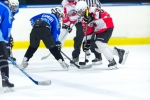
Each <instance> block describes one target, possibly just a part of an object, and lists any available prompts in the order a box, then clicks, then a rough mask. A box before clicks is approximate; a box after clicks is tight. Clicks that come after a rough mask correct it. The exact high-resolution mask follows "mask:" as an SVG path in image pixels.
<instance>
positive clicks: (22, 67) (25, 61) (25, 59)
mask: <svg viewBox="0 0 150 100" xmlns="http://www.w3.org/2000/svg"><path fill="white" fill-rule="evenodd" d="M27 66H28V61H27V58H26V57H24V58H23V61H22V63H21V65H20V69H23V70H24V69H25V68H27Z"/></svg>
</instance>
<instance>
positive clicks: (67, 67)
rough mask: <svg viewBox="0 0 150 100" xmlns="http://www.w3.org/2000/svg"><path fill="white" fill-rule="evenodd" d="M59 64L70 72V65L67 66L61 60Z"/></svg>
mask: <svg viewBox="0 0 150 100" xmlns="http://www.w3.org/2000/svg"><path fill="white" fill-rule="evenodd" d="M58 62H59V63H60V65H61V66H62V68H63V69H66V70H69V65H68V64H66V63H65V62H64V61H62V60H61V59H59V60H58Z"/></svg>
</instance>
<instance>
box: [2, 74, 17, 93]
mask: <svg viewBox="0 0 150 100" xmlns="http://www.w3.org/2000/svg"><path fill="white" fill-rule="evenodd" d="M2 87H3V89H4V92H5V93H8V92H13V91H14V90H13V87H14V84H12V83H10V82H9V80H8V77H6V76H5V75H4V74H2Z"/></svg>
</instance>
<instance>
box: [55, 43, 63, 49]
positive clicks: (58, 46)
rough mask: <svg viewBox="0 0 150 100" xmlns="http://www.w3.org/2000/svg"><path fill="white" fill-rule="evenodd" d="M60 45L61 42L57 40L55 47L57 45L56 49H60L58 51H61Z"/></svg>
mask: <svg viewBox="0 0 150 100" xmlns="http://www.w3.org/2000/svg"><path fill="white" fill-rule="evenodd" d="M61 46H62V45H61V43H60V42H57V43H56V47H57V48H58V50H60V51H61Z"/></svg>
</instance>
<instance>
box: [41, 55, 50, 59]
mask: <svg viewBox="0 0 150 100" xmlns="http://www.w3.org/2000/svg"><path fill="white" fill-rule="evenodd" d="M50 55H51V54H49V55H47V56H43V57H42V58H41V60H44V59H46V58H48V57H49V56H50Z"/></svg>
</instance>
